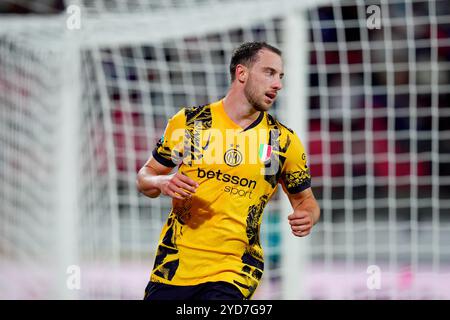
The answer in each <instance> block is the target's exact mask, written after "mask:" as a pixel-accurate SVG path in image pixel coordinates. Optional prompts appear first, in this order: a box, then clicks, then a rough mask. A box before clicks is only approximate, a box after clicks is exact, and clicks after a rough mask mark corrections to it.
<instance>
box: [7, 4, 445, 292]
mask: <svg viewBox="0 0 450 320" xmlns="http://www.w3.org/2000/svg"><path fill="white" fill-rule="evenodd" d="M12 2H15V3H16V5H19V6H22V7H26V6H27V3H26V2H24V1H19V0H16V1H12ZM56 2H57V1H47V2H45V1H44V2H43V3H47V4H46V5H47V6H48V7H49V8H52V6H53V5H54V3H56ZM371 5H373V6H374V7H372V10H369V11H368V8H369V6H371ZM62 7H63V8H64V9H63V10H64V11H62V12H60V13H59V14H53V15H50V16H48V17H42V16H39V15H31V16H25V15H14V16H7V15H5V18H3V17H0V178H1V182H0V208H1V210H0V298H31V299H33V298H82V299H93V298H94V299H99V298H100V299H108V298H123V299H142V297H143V290H144V288H145V286H146V284H147V281H148V279H149V274H150V271H151V269H152V267H153V259H154V255H155V250H156V247H157V241H158V237H159V233H160V230H161V226H162V224H163V223H164V222H165V220H166V217H167V214H168V212H169V210H170V200H169V199H168V198H164V197H160V198H158V199H149V198H146V197H144V196H142V195H140V194H139V193H138V192H137V190H136V186H135V179H136V173H137V170H138V169H139V168H140V167H141V166H142V165H143V163H144V162H145V161H146V160H147V158H148V157H149V155H150V154H151V150H152V149H153V147H154V145H155V143H156V141H157V140H158V139H159V137H160V136H161V134H162V131H163V130H164V127H165V125H166V121H167V119H168V118H169V117H171V116H172V115H173V114H175V113H176V112H177V111H178V110H179V108H180V107H182V106H195V105H202V104H205V103H208V102H211V101H215V100H217V99H218V98H221V97H223V96H224V94H225V93H226V91H227V89H228V86H229V81H230V80H229V75H228V64H229V61H230V57H231V53H232V51H233V49H234V48H236V47H237V46H238V45H239V44H241V43H242V42H245V41H266V42H268V43H270V44H273V45H275V46H278V47H279V48H280V49H282V50H283V55H284V58H285V73H286V80H285V81H286V82H285V89H284V90H283V91H282V95H281V97H280V101H278V102H277V104H276V105H275V106H274V108H273V110H272V112H271V113H272V114H274V115H275V116H277V117H278V118H279V119H280V120H281V121H282V122H284V123H285V124H286V125H287V126H289V127H291V128H293V129H294V130H295V131H296V132H298V134H299V136H300V138H301V139H302V141H304V144H305V146H306V147H307V149H308V153H309V155H310V156H309V162H310V168H311V173H312V187H313V191H314V192H315V194H316V197H317V198H318V200H319V203H320V205H321V208H322V217H321V219H320V221H319V223H318V224H317V225H316V226H315V229H314V230H313V233H312V235H311V236H310V237H308V238H307V239H306V238H305V239H297V238H294V237H293V236H292V235H291V234H290V232H289V230H288V229H287V227H288V226H287V222H286V221H287V219H286V217H287V215H288V214H289V213H290V212H291V211H290V210H291V209H290V208H289V205H288V204H287V203H286V199H285V196H284V195H283V194H282V192H279V193H278V194H277V195H276V196H275V197H274V198H273V199H272V201H271V202H270V203H269V205H268V207H267V208H266V210H265V212H264V221H263V226H262V237H261V239H262V245H263V248H264V252H265V273H264V276H263V281H262V284H261V286H260V287H259V288H258V290H257V291H256V294H255V298H257V299H261V298H262V299H282V298H291V299H292V298H293V299H297V298H306V299H333V298H341V299H373V298H378V299H385V298H394V299H399V298H423V299H426V298H434V299H435V298H450V291H449V289H448V288H447V286H446V283H449V282H450V248H449V246H448V243H450V237H449V236H448V235H449V234H450V219H449V218H450V171H449V169H448V168H449V166H450V125H449V124H450V105H449V102H448V101H450V23H449V22H448V21H450V9H449V6H448V4H447V2H446V1H406V0H394V1H382V0H380V1H367V2H366V1H361V0H353V1H329V2H327V1H304V2H300V1H295V0H292V1H289V0H285V1H220V0H202V1H200V0H198V1H196V0H189V1H188V0H184V1H181V0H180V1H176V0H172V1H169V0H165V1H164V0H159V1H156V0H155V1H151V0H128V1H125V0H124V1H102V0H84V1H77V2H74V1H66V2H64V3H62ZM65 8H67V11H65ZM0 9H1V7H0ZM44 9H46V6H45V5H44V4H42V6H40V7H39V10H44ZM377 10H378V11H377ZM77 19H78V20H77ZM377 19H378V20H377ZM78 22H79V24H77V23H78ZM78 27H79V28H78ZM78 276H79V277H78ZM78 280H80V282H79V283H78Z"/></svg>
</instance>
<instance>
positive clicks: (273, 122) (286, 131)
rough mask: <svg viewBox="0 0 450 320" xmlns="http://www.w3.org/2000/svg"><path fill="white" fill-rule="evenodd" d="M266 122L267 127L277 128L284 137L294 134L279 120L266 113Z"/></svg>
mask: <svg viewBox="0 0 450 320" xmlns="http://www.w3.org/2000/svg"><path fill="white" fill-rule="evenodd" d="M267 122H268V125H269V127H275V128H277V129H278V130H280V131H281V133H282V134H283V133H284V134H286V135H293V134H295V133H294V130H292V129H291V128H289V127H288V126H286V125H285V124H284V123H282V122H281V121H280V120H278V119H277V118H276V117H274V116H273V115H271V114H270V113H267Z"/></svg>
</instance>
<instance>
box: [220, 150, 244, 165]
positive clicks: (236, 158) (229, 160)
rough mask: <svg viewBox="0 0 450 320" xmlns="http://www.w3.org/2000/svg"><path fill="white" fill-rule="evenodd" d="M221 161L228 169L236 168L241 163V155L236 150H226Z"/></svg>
mask: <svg viewBox="0 0 450 320" xmlns="http://www.w3.org/2000/svg"><path fill="white" fill-rule="evenodd" d="M223 160H224V161H225V163H226V164H227V165H229V166H230V167H236V166H238V165H240V164H241V162H242V153H241V152H240V151H239V150H237V149H234V148H233V149H228V150H227V152H225V154H224V155H223Z"/></svg>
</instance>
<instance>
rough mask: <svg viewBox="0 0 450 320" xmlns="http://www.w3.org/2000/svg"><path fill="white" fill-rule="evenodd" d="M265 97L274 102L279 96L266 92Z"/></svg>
mask: <svg viewBox="0 0 450 320" xmlns="http://www.w3.org/2000/svg"><path fill="white" fill-rule="evenodd" d="M265 96H266V98H268V99H269V100H270V102H273V101H274V100H275V98H276V97H277V94H276V93H274V92H266V94H265Z"/></svg>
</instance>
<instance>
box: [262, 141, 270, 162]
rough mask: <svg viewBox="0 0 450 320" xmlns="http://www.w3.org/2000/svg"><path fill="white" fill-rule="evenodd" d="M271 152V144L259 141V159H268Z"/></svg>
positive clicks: (264, 160) (263, 160)
mask: <svg viewBox="0 0 450 320" xmlns="http://www.w3.org/2000/svg"><path fill="white" fill-rule="evenodd" d="M271 154H272V146H270V145H268V144H264V143H261V144H260V145H259V159H260V160H261V161H262V162H266V161H267V160H269V159H270V155H271Z"/></svg>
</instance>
